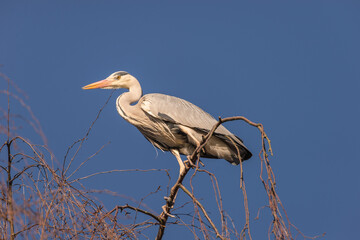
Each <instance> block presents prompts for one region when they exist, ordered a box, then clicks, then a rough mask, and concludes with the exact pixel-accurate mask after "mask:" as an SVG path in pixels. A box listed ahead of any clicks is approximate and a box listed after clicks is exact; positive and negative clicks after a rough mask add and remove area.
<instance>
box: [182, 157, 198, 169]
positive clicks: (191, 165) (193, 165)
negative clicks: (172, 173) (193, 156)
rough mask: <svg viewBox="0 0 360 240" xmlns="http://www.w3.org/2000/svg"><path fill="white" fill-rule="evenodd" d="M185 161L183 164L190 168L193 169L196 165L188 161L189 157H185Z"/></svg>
mask: <svg viewBox="0 0 360 240" xmlns="http://www.w3.org/2000/svg"><path fill="white" fill-rule="evenodd" d="M187 159H188V160H186V161H184V163H186V164H188V165H189V166H190V167H191V168H195V167H196V165H195V164H194V163H193V162H192V161H191V160H190V159H189V156H187Z"/></svg>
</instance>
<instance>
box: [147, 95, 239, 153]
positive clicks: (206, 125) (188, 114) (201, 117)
mask: <svg viewBox="0 0 360 240" xmlns="http://www.w3.org/2000/svg"><path fill="white" fill-rule="evenodd" d="M140 102H141V108H142V109H143V111H145V112H146V113H147V114H150V115H151V116H153V117H155V118H158V119H161V120H164V121H168V122H173V123H179V124H181V125H184V126H187V127H190V128H196V129H198V130H200V131H203V132H204V133H207V132H209V131H210V130H211V129H212V127H213V126H214V125H215V124H216V123H217V120H215V119H214V118H213V117H212V116H211V115H210V114H208V113H207V112H205V111H204V110H202V109H201V108H199V107H198V106H196V105H194V104H192V103H190V102H188V101H186V100H184V99H181V98H177V97H173V96H169V95H164V94H158V93H155V94H147V95H145V96H143V97H142V99H141V100H140ZM215 135H216V136H217V137H220V138H222V139H223V140H225V141H227V142H228V141H229V139H228V137H230V138H231V139H232V140H233V141H234V142H236V143H237V144H238V145H241V146H243V147H244V148H246V147H245V146H244V144H243V143H242V142H243V141H242V140H241V139H240V138H239V137H237V136H235V135H234V134H232V133H231V132H230V131H229V130H227V129H226V128H225V127H224V126H222V125H220V126H219V127H218V128H217V129H216V131H215Z"/></svg>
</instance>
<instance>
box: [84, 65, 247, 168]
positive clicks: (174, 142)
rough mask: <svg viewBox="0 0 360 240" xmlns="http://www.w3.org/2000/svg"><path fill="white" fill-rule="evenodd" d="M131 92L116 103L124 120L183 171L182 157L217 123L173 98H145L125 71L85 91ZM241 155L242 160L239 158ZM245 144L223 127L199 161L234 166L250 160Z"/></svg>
mask: <svg viewBox="0 0 360 240" xmlns="http://www.w3.org/2000/svg"><path fill="white" fill-rule="evenodd" d="M97 88H99V89H120V88H123V89H128V91H126V92H124V93H122V94H121V95H120V96H119V97H118V98H117V99H116V109H117V111H118V113H119V114H120V116H121V117H123V118H124V119H125V120H126V121H127V122H129V123H130V124H132V125H134V126H135V127H136V128H137V129H138V130H139V131H140V132H141V133H142V134H143V135H144V137H145V138H146V139H147V140H148V141H149V142H150V143H152V144H153V145H154V146H155V147H157V148H159V149H161V150H162V151H170V152H171V153H172V154H173V155H174V156H175V157H176V159H177V161H178V163H179V165H180V170H181V169H184V163H183V161H182V159H181V156H180V155H185V156H187V157H188V158H189V156H190V155H192V153H193V152H194V150H195V149H196V148H197V147H198V146H199V145H200V142H201V141H202V139H203V136H204V135H206V134H207V133H208V132H210V131H211V129H212V128H213V126H214V125H215V124H216V123H217V122H218V121H217V120H215V118H213V117H212V116H211V115H210V114H209V113H207V112H205V111H204V110H202V109H201V108H200V107H198V106H196V105H194V104H192V103H190V102H188V101H186V100H184V99H181V98H177V97H174V96H170V95H165V94H160V93H151V94H146V95H143V94H142V89H141V86H140V83H139V81H138V80H137V79H136V78H135V77H134V76H132V75H130V74H129V73H127V72H125V71H117V72H114V73H112V74H111V75H110V76H108V77H107V78H106V79H104V80H101V81H98V82H94V83H91V84H88V85H86V86H84V87H83V89H97ZM238 151H239V153H240V156H239V154H238ZM251 156H252V153H251V152H250V151H249V150H248V149H247V148H246V146H245V145H244V143H243V141H242V140H241V139H240V138H239V137H237V136H236V135H234V134H232V133H231V132H230V131H229V130H227V129H226V128H225V127H224V126H223V125H220V126H219V127H218V128H217V129H216V131H215V132H214V134H213V135H212V136H211V138H210V139H209V141H208V143H207V144H206V145H205V146H204V148H203V150H202V151H201V152H200V157H204V158H215V159H225V160H226V161H228V162H229V163H231V164H233V165H238V164H239V163H240V161H244V160H247V159H249V158H251Z"/></svg>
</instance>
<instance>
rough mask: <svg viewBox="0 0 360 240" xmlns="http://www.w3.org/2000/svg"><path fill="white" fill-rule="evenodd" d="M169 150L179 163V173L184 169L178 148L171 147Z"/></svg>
mask: <svg viewBox="0 0 360 240" xmlns="http://www.w3.org/2000/svg"><path fill="white" fill-rule="evenodd" d="M170 151H171V153H172V154H173V155H174V156H175V157H176V160H177V161H178V163H179V166H180V173H179V174H181V173H182V172H184V170H185V165H184V163H183V161H182V160H181V157H180V153H179V150H177V149H171V150H170Z"/></svg>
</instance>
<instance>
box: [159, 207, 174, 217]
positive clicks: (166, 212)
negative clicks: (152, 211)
mask: <svg viewBox="0 0 360 240" xmlns="http://www.w3.org/2000/svg"><path fill="white" fill-rule="evenodd" d="M161 208H162V210H163V213H165V215H167V216H169V217H172V218H176V217H175V216H174V215H171V214H170V213H169V212H168V211H167V210H166V205H164V206H162V207H161Z"/></svg>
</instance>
